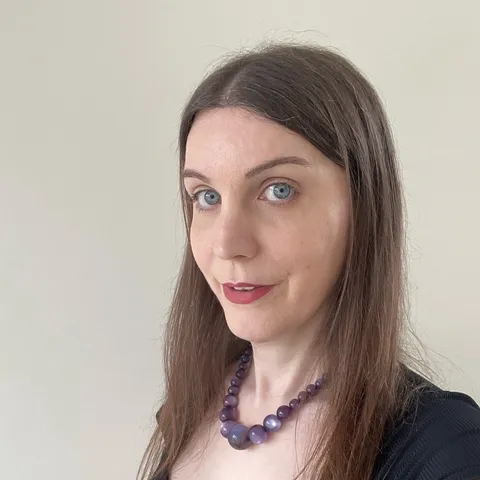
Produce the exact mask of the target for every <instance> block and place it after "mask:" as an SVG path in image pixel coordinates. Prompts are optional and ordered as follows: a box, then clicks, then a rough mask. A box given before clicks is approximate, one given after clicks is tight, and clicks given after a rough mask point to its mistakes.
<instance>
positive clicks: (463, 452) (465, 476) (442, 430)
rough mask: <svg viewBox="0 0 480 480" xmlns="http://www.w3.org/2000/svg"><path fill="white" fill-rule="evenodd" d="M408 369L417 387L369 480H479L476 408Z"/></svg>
mask: <svg viewBox="0 0 480 480" xmlns="http://www.w3.org/2000/svg"><path fill="white" fill-rule="evenodd" d="M407 370H408V377H409V379H410V380H411V382H412V385H413V386H416V385H421V386H422V388H421V389H420V391H419V393H418V396H417V397H416V400H415V401H414V402H412V403H411V405H410V407H409V408H407V410H406V411H405V412H403V413H402V415H401V416H399V417H398V418H397V420H396V421H395V422H393V423H392V424H391V425H390V426H389V427H387V428H386V430H385V437H384V440H383V442H382V445H381V450H380V453H379V454H378V456H377V460H376V464H375V468H374V472H373V475H372V480H480V407H479V406H478V404H477V403H476V402H475V401H474V400H473V399H472V398H471V397H469V396H468V395H466V394H464V393H459V392H450V391H447V390H442V389H440V388H439V387H437V386H436V385H433V384H432V383H430V382H428V381H427V380H426V379H424V378H423V377H422V376H420V375H418V374H417V373H415V372H413V371H412V370H409V369H407ZM154 480H169V475H168V474H166V475H165V474H164V475H159V476H157V477H155V479H154ZM192 480H194V479H192ZM232 480H234V479H233V477H232ZM345 480H355V479H345Z"/></svg>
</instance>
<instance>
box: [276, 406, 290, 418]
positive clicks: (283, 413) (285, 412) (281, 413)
mask: <svg viewBox="0 0 480 480" xmlns="http://www.w3.org/2000/svg"><path fill="white" fill-rule="evenodd" d="M289 415H290V408H289V407H287V406H286V405H282V406H281V407H278V410H277V417H278V418H280V419H283V418H288V416H289Z"/></svg>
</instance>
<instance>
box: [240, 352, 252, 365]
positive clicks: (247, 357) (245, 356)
mask: <svg viewBox="0 0 480 480" xmlns="http://www.w3.org/2000/svg"><path fill="white" fill-rule="evenodd" d="M240 360H241V361H242V362H243V363H248V362H249V361H250V355H248V354H247V353H245V354H244V355H242V358H241V359H240Z"/></svg>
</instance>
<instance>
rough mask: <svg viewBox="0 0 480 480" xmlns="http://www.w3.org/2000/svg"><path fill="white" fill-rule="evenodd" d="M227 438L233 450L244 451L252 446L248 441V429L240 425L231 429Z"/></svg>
mask: <svg viewBox="0 0 480 480" xmlns="http://www.w3.org/2000/svg"><path fill="white" fill-rule="evenodd" d="M227 438H228V443H229V444H230V445H231V446H232V447H233V448H234V449H235V450H245V449H246V448H248V447H249V446H250V445H251V444H252V442H251V441H250V440H249V439H248V427H246V426H245V425H242V424H241V423H237V424H236V425H234V426H233V427H232V429H231V430H230V432H229V434H228V437H227Z"/></svg>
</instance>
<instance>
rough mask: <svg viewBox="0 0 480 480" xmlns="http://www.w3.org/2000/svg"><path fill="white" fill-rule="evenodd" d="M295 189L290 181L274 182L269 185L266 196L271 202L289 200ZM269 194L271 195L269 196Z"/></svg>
mask: <svg viewBox="0 0 480 480" xmlns="http://www.w3.org/2000/svg"><path fill="white" fill-rule="evenodd" d="M293 193H295V190H294V188H293V187H292V186H290V185H289V184H288V183H274V184H272V185H270V186H269V187H267V189H266V190H265V196H266V197H267V200H269V201H271V202H278V200H288V199H289V198H290V197H291V196H292V194H293ZM269 195H271V196H270V197H269Z"/></svg>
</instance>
